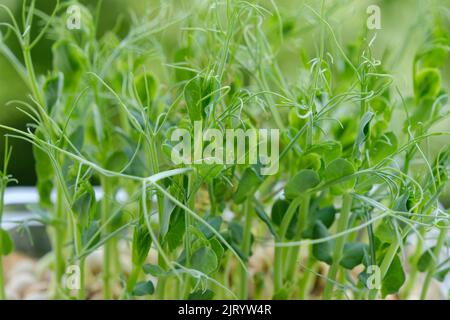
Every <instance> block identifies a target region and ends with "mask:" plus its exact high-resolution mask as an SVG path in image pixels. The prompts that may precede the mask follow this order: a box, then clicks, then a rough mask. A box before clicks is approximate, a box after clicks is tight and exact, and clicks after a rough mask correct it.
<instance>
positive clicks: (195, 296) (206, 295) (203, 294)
mask: <svg viewBox="0 0 450 320" xmlns="http://www.w3.org/2000/svg"><path fill="white" fill-rule="evenodd" d="M213 298H214V292H213V291H211V290H209V289H206V290H197V291H194V292H192V293H190V294H189V297H188V300H212V299H213Z"/></svg>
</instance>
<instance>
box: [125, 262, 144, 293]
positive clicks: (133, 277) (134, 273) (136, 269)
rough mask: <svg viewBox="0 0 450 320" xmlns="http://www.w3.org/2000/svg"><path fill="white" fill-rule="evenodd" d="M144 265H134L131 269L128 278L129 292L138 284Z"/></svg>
mask: <svg viewBox="0 0 450 320" xmlns="http://www.w3.org/2000/svg"><path fill="white" fill-rule="evenodd" d="M141 268H142V266H138V265H133V269H132V270H131V273H130V277H129V278H128V282H127V292H128V293H131V292H133V290H134V287H135V286H136V282H137V280H138V279H139V274H140V272H141Z"/></svg>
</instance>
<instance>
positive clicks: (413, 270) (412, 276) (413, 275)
mask: <svg viewBox="0 0 450 320" xmlns="http://www.w3.org/2000/svg"><path fill="white" fill-rule="evenodd" d="M423 233H424V229H420V235H423ZM422 248H423V241H422V237H418V239H417V245H416V249H415V252H414V255H413V256H412V257H411V259H410V271H409V277H408V283H407V284H406V286H405V290H404V291H403V293H402V299H405V300H407V299H408V298H409V296H410V294H411V291H412V290H413V289H414V286H415V285H416V284H417V282H416V280H417V273H418V270H417V263H418V262H419V259H420V256H421V253H422Z"/></svg>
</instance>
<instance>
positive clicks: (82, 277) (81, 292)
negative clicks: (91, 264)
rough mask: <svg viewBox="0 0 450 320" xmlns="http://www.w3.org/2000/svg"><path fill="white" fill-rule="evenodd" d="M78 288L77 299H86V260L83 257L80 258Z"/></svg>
mask: <svg viewBox="0 0 450 320" xmlns="http://www.w3.org/2000/svg"><path fill="white" fill-rule="evenodd" d="M79 267H80V289H79V290H78V300H85V299H86V290H85V288H86V272H85V271H86V261H85V259H84V258H81V259H80V262H79Z"/></svg>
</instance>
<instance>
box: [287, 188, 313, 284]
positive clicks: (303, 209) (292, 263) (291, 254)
mask: <svg viewBox="0 0 450 320" xmlns="http://www.w3.org/2000/svg"><path fill="white" fill-rule="evenodd" d="M310 200H311V196H310V195H309V193H307V194H305V195H304V196H302V205H301V206H300V212H299V219H298V223H297V227H296V234H297V236H296V238H295V239H294V240H295V241H299V240H300V239H301V238H302V233H303V231H304V230H305V228H306V225H307V224H308V213H309V202H310ZM299 253H300V246H295V247H290V248H288V254H287V257H288V263H287V269H286V279H291V281H292V282H293V283H295V282H296V280H295V270H296V269H297V268H296V267H297V260H298V255H299Z"/></svg>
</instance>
